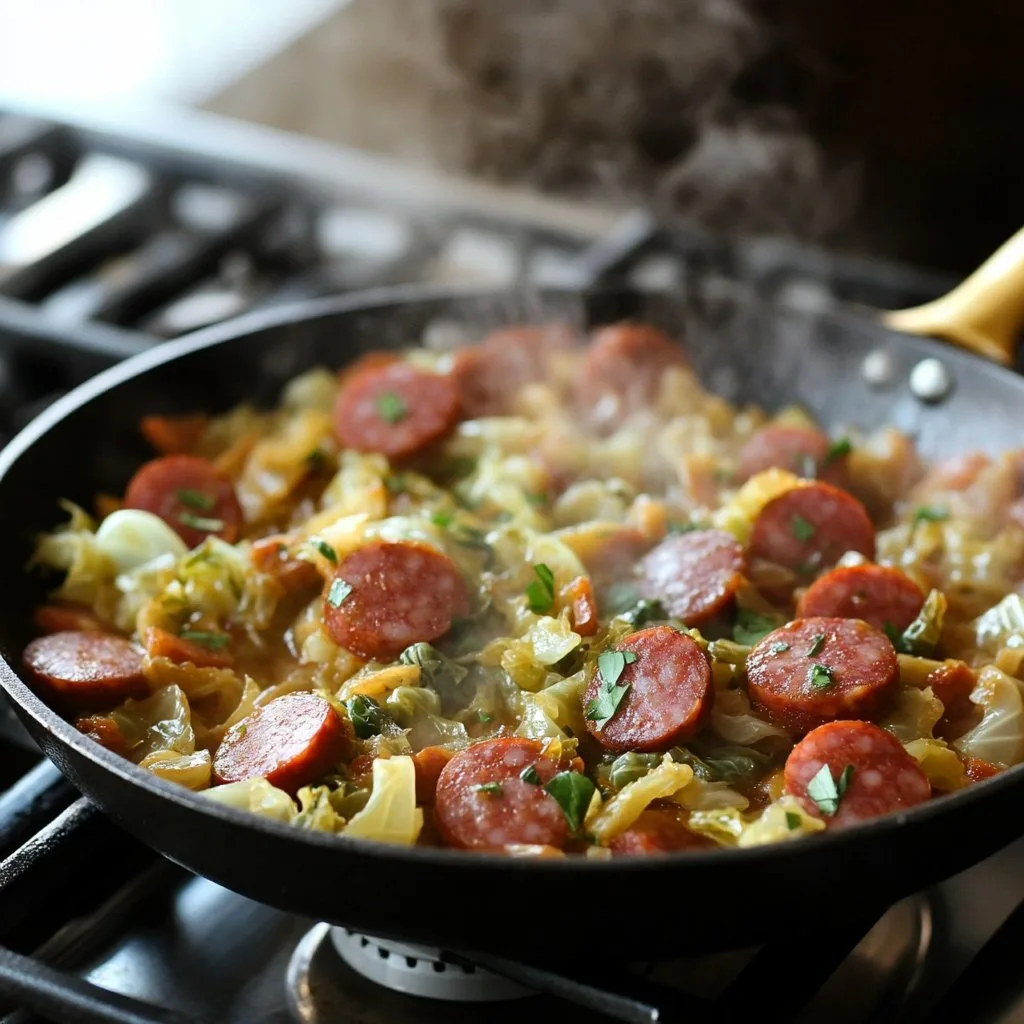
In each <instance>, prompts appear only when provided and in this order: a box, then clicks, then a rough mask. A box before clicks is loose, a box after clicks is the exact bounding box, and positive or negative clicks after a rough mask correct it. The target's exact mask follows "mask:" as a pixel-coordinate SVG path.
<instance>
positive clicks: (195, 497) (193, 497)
mask: <svg viewBox="0 0 1024 1024" xmlns="http://www.w3.org/2000/svg"><path fill="white" fill-rule="evenodd" d="M175 493H176V494H177V495H178V501H180V502H181V503H182V505H188V507H189V508H194V509H198V510H199V511H200V512H209V511H210V509H212V508H213V507H214V506H215V505H216V504H217V499H216V498H212V497H210V495H209V494H204V493H203V492H202V491H193V490H191V489H190V488H188V487H183V488H181V490H179V491H176V492H175Z"/></svg>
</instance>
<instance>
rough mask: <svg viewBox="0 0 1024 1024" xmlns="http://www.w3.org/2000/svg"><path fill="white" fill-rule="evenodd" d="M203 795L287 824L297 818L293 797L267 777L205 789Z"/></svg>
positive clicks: (219, 802) (229, 805)
mask: <svg viewBox="0 0 1024 1024" xmlns="http://www.w3.org/2000/svg"><path fill="white" fill-rule="evenodd" d="M202 795H203V796H204V797H205V798H206V799H207V800H212V801H213V802H214V803H218V804H224V806H225V807H234V808H235V809H236V810H239V811H251V812H252V813H253V814H258V815H260V816H261V817H264V818H272V819H273V820H275V821H283V822H284V823H285V824H286V825H287V824H290V823H291V822H292V821H294V820H295V815H296V813H297V811H296V807H295V804H294V802H293V801H292V798H291V797H290V796H289V795H288V794H287V793H285V792H284V790H282V789H278V788H277V787H276V786H272V785H271V784H270V783H269V782H267V780H266V779H244V780H243V781H242V782H229V783H227V784H226V785H223V786H214V787H213V788H212V789H204V790H203V793H202Z"/></svg>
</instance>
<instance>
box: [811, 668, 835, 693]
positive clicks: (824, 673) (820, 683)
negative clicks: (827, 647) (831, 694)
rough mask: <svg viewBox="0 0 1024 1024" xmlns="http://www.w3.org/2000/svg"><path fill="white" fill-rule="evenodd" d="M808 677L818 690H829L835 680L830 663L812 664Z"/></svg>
mask: <svg viewBox="0 0 1024 1024" xmlns="http://www.w3.org/2000/svg"><path fill="white" fill-rule="evenodd" d="M807 678H808V679H810V681H811V686H813V687H814V689H816V690H827V689H828V688H829V687H830V686H831V685H832V684H833V683H834V682H835V680H834V679H833V678H832V669H830V668H829V667H828V665H817V664H815V665H812V666H811V671H810V673H809V674H808V676H807Z"/></svg>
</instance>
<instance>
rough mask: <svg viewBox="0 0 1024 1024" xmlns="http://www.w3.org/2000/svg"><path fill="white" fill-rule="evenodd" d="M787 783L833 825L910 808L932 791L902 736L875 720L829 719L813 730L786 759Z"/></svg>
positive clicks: (855, 821) (840, 826)
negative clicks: (872, 722)
mask: <svg viewBox="0 0 1024 1024" xmlns="http://www.w3.org/2000/svg"><path fill="white" fill-rule="evenodd" d="M823 769H827V771H828V774H829V776H830V777H831V785H830V783H829V779H828V778H826V777H825V776H823V775H822V774H821V773H822V771H823ZM815 779H816V780H817V781H815ZM832 787H834V790H833V788H832ZM786 788H787V789H788V790H789V792H790V793H792V794H793V796H795V797H798V798H799V799H800V801H801V803H803V805H804V806H805V807H806V808H807V811H808V813H810V814H814V815H816V816H817V817H819V818H823V819H824V820H825V821H826V822H827V824H828V827H829V828H847V827H849V826H850V825H858V824H860V822H862V821H870V820H871V819H872V818H877V817H879V816H880V815H883V814H891V813H892V812H894V811H903V810H906V809H907V808H909V807H914V806H915V805H916V804H920V803H924V801H925V800H927V799H928V798H929V797H930V796H931V792H932V789H931V784H930V783H929V782H928V777H927V776H926V775H925V774H924V772H923V771H921V769H920V767H918V764H917V762H916V761H915V760H914V759H913V758H912V757H911V756H910V754H908V753H907V752H906V751H905V750H904V749H903V745H902V744H901V743H900V741H899V740H898V739H896V737H895V736H892V735H891V734H890V733H887V732H886V731H885V730H884V729H879V728H878V726H876V725H872V724H871V723H870V722H829V723H828V724H827V725H821V726H819V727H818V728H817V729H815V730H814V731H813V732H810V733H808V734H807V735H806V736H805V737H804V738H803V739H802V740H801V741H800V742H799V743H798V744H797V745H796V746H795V747H794V748H793V750H792V751H791V752H790V755H789V758H788V759H787V761H786ZM833 793H834V794H835V795H834V796H833V795H832V794H833Z"/></svg>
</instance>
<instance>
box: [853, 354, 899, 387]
mask: <svg viewBox="0 0 1024 1024" xmlns="http://www.w3.org/2000/svg"><path fill="white" fill-rule="evenodd" d="M860 373H861V376H862V377H863V378H864V380H865V381H867V383H868V384H870V385H871V386H872V387H875V388H883V387H885V386H886V385H887V384H891V383H892V382H893V380H895V378H896V360H895V359H894V358H893V356H892V353H891V352H886V351H885V349H881V348H876V349H875V351H874V352H869V353H868V354H867V355H866V356H865V357H864V362H863V363H862V364H861V367H860Z"/></svg>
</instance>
